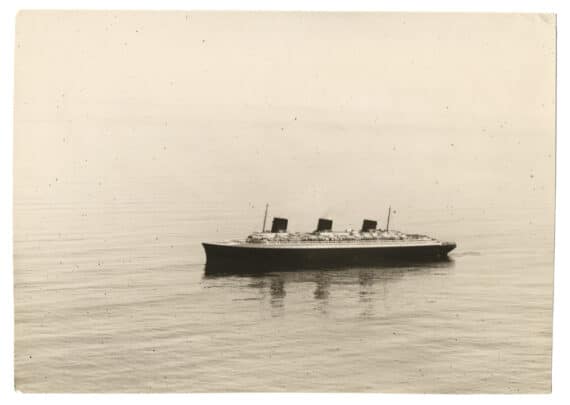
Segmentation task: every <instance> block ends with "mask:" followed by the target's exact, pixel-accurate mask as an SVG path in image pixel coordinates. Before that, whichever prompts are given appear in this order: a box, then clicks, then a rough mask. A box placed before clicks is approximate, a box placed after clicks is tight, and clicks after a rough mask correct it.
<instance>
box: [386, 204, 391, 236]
mask: <svg viewBox="0 0 570 405" xmlns="http://www.w3.org/2000/svg"><path fill="white" fill-rule="evenodd" d="M390 212H392V206H389V207H388V220H387V221H386V231H389V230H390Z"/></svg>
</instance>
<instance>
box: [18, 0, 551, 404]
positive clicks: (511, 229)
mask: <svg viewBox="0 0 570 405" xmlns="http://www.w3.org/2000/svg"><path fill="white" fill-rule="evenodd" d="M555 87H556V17H555V15H552V14H529V13H527V14H515V13H382V12H238V11H234V12H229V11H227V12H213V11H212V12H206V11H188V12H184V11H34V10H28V11H22V12H20V13H19V14H18V16H17V20H16V43H15V101H14V102H15V115H14V132H15V133H14V301H15V315H14V316H15V324H14V328H15V337H14V339H15V343H14V350H15V358H14V367H15V371H14V374H15V389H16V390H18V391H21V392H24V393H52V392H55V393H66V392H83V393H110V392H112V393H123V392H139V393H148V392H190V393H191V392H376V393H477V394H481V393H549V392H550V391H551V363H552V361H551V360H552V307H553V305H552V299H553V296H552V291H553V278H554V277H553V276H554V223H555V216H554V205H555V199H554V197H555V157H556V150H555V109H556V92H555Z"/></svg>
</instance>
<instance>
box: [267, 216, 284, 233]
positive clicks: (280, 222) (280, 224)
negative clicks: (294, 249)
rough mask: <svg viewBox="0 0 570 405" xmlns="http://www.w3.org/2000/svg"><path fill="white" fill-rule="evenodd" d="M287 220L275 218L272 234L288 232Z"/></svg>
mask: <svg viewBox="0 0 570 405" xmlns="http://www.w3.org/2000/svg"><path fill="white" fill-rule="evenodd" d="M287 222H288V221H287V218H277V217H275V218H273V224H272V225H271V233H278V232H287Z"/></svg>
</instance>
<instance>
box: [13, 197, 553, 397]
mask: <svg viewBox="0 0 570 405" xmlns="http://www.w3.org/2000/svg"><path fill="white" fill-rule="evenodd" d="M157 207H160V209H158V208H157ZM259 210H260V208H256V209H255V215H257V214H258V212H259ZM536 213H537V212H536V211H533V210H527V211H521V210H519V211H516V210H515V211H513V210H509V211H508V212H493V213H483V212H482V211H481V210H474V209H465V210H463V211H457V210H456V211H454V213H453V214H452V215H451V216H449V215H448V216H446V217H445V218H442V216H441V215H440V213H438V212H433V211H426V212H422V213H421V218H422V221H418V222H417V223H415V224H412V223H411V224H408V227H411V226H413V227H414V229H413V230H417V231H426V232H431V233H434V234H435V235H436V236H440V235H443V236H445V238H446V239H453V240H455V241H456V242H457V243H458V248H457V249H456V250H455V251H454V252H453V254H452V255H451V260H450V261H448V262H441V263H435V264H426V265H409V266H405V265H404V266H401V267H391V268H373V267H367V268H348V269H337V270H328V271H327V270H304V271H303V270H301V271H297V272H273V273H269V274H266V275H262V276H237V275H236V276H218V277H214V276H206V275H205V273H204V261H205V257H204V254H203V252H202V248H201V246H200V242H201V241H202V240H212V239H213V240H216V239H220V238H223V237H222V236H221V235H224V234H226V233H227V234H228V236H230V237H235V236H238V235H240V234H243V233H244V232H245V233H247V231H249V230H251V228H252V227H251V223H249V222H248V221H250V218H241V219H240V216H242V212H231V211H227V210H225V211H224V210H219V209H217V208H215V207H213V208H203V209H194V210H193V209H192V208H189V207H187V206H182V205H180V204H176V203H174V202H164V201H160V202H157V201H147V202H140V201H139V202H136V203H126V202H122V203H119V202H112V201H111V202H107V203H105V204H103V203H93V204H91V205H89V204H68V205H66V204H63V203H60V204H55V203H50V204H48V203H46V202H45V201H32V200H27V201H21V202H20V203H18V204H16V214H15V218H16V234H15V239H16V240H15V267H16V269H15V301H16V325H15V326H16V358H15V364H16V385H17V388H18V389H20V390H23V391H129V392H131V391H143V392H147V391H379V392H506V393H508V392H545V391H548V390H550V366H551V336H552V335H551V332H552V329H551V306H552V274H553V268H552V254H553V252H552V237H553V236H552V224H551V223H535V222H533V221H532V218H533V217H536ZM252 215H253V214H252ZM418 217H420V215H418ZM539 217H542V218H543V217H544V215H542V216H540V215H539ZM70 218H71V219H72V220H70ZM232 219H233V220H232ZM224 224H225V225H226V226H227V230H224V229H223V225H224ZM197 230H200V231H199V232H198V231H197Z"/></svg>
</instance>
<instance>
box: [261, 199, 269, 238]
mask: <svg viewBox="0 0 570 405" xmlns="http://www.w3.org/2000/svg"><path fill="white" fill-rule="evenodd" d="M268 209H269V204H265V216H264V217H263V228H262V229H261V232H265V223H266V222H267V210H268Z"/></svg>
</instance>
